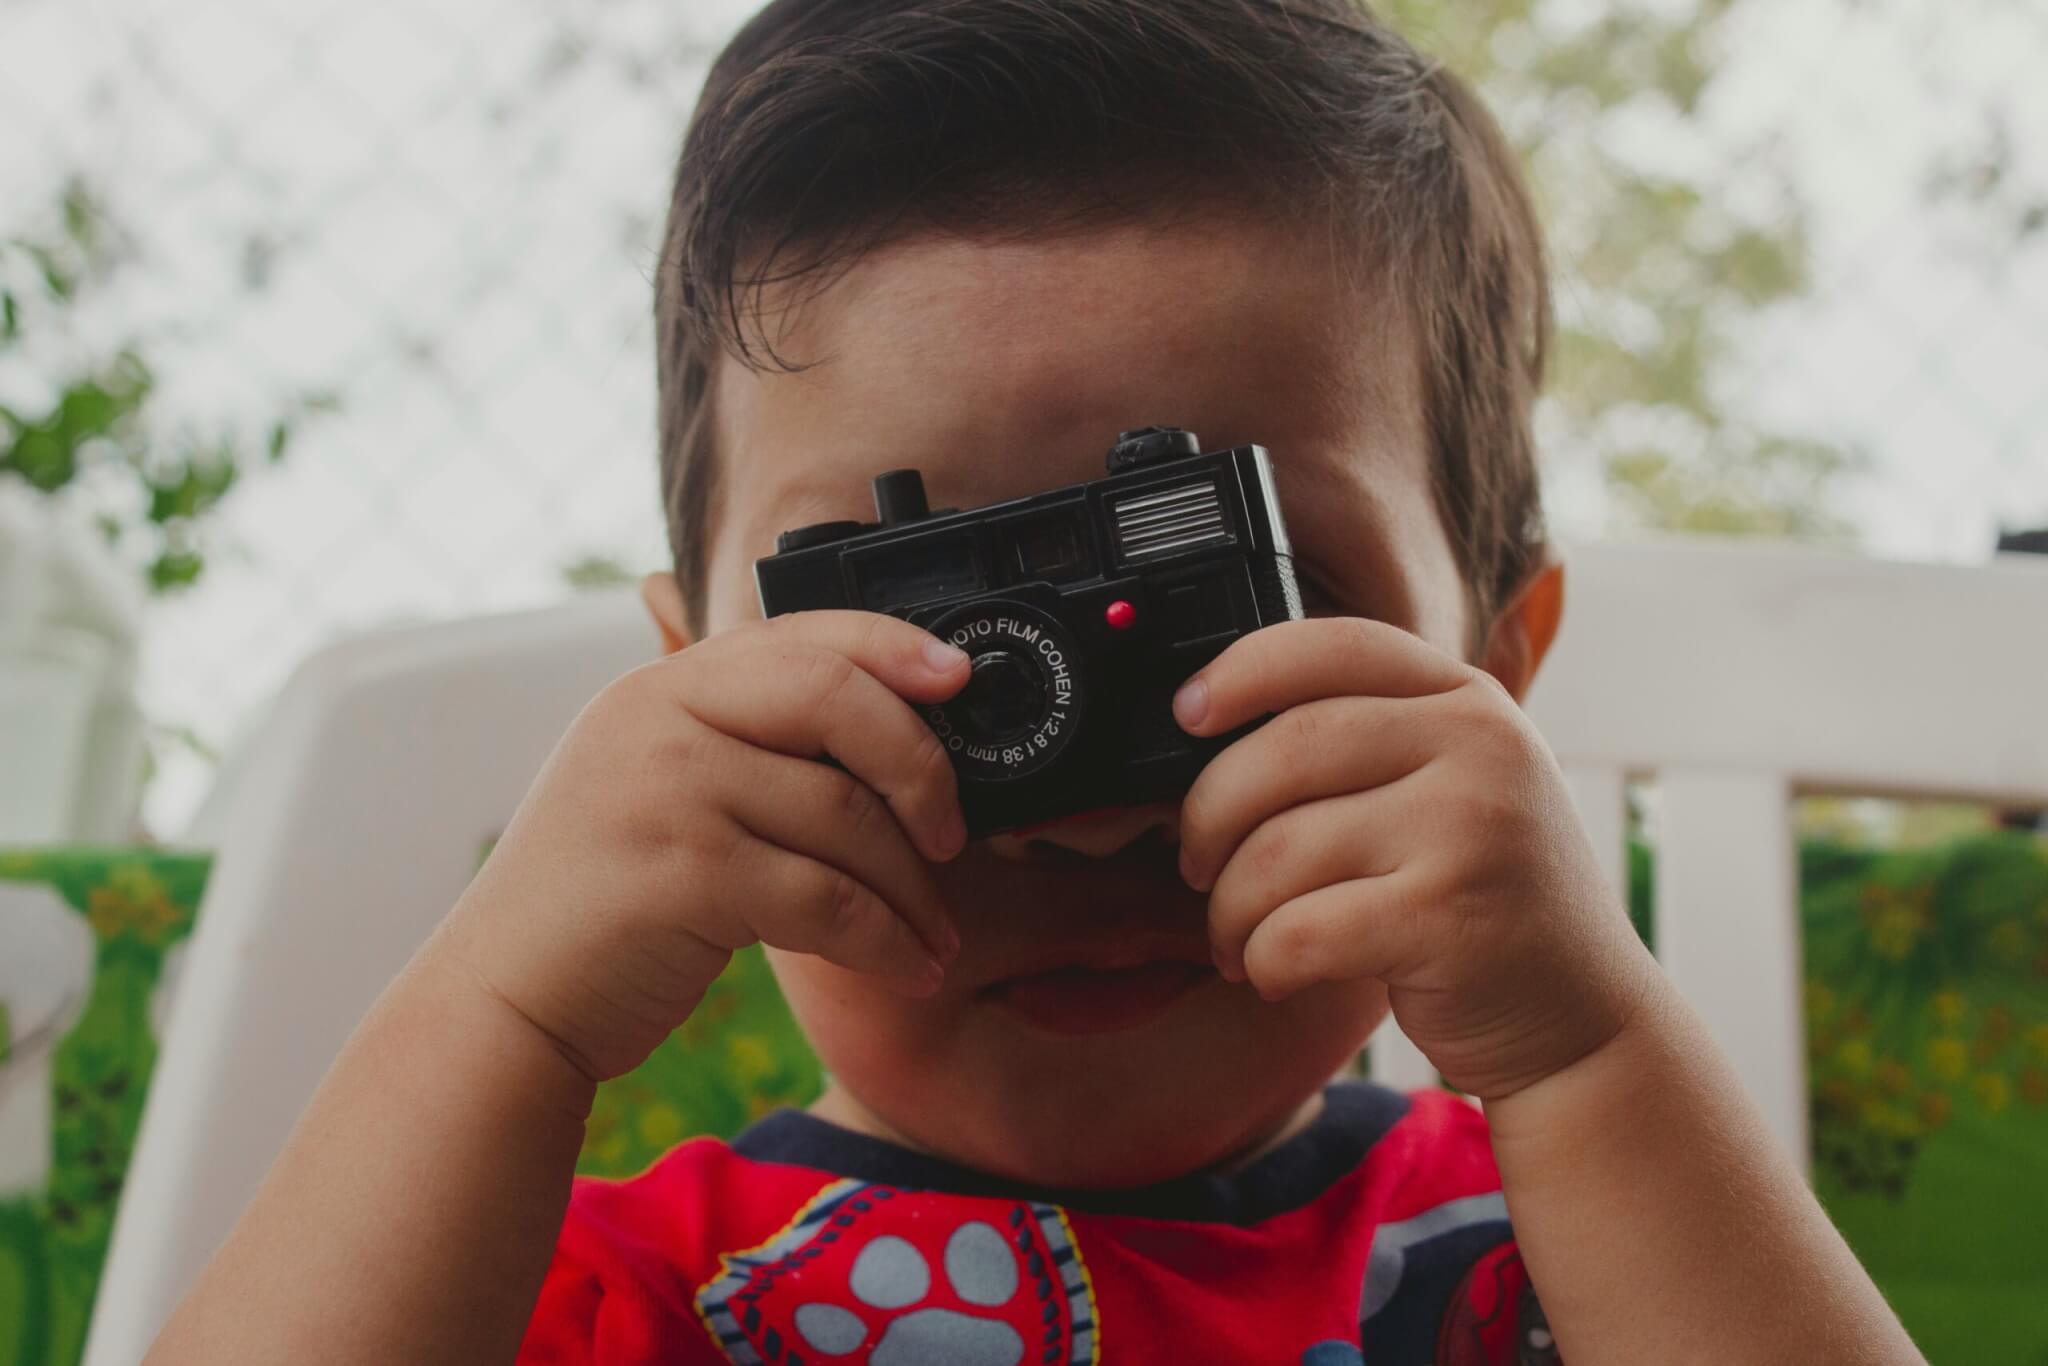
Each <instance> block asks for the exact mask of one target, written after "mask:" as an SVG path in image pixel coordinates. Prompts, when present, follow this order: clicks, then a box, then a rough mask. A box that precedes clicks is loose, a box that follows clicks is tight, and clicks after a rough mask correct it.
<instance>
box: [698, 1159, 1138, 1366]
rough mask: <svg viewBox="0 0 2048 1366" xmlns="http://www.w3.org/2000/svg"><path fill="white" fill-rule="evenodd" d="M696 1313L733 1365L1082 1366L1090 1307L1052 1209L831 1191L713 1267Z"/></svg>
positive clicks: (1075, 1258) (1092, 1356)
mask: <svg viewBox="0 0 2048 1366" xmlns="http://www.w3.org/2000/svg"><path fill="white" fill-rule="evenodd" d="M721 1261H722V1264H723V1267H724V1271H723V1273H722V1274H721V1275H720V1276H718V1277H717V1278H716V1279H714V1280H712V1281H711V1282H710V1283H708V1284H707V1285H705V1286H704V1287H703V1289H701V1290H700V1291H699V1292H698V1294H697V1307H698V1311H699V1312H700V1313H701V1314H702V1315H703V1316H704V1322H705V1324H706V1326H707V1327H709V1328H710V1329H711V1331H712V1333H713V1335H714V1336H716V1337H717V1339H718V1342H719V1345H720V1347H722V1348H723V1349H724V1351H725V1353H726V1355H727V1356H728V1357H729V1358H731V1360H732V1361H733V1362H735V1363H736V1364H737V1366H754V1363H773V1366H805V1363H811V1366H840V1364H841V1363H854V1362H865V1363H869V1366H942V1364H943V1366H1022V1364H1023V1363H1033V1364H1034V1366H1086V1364H1088V1363H1093V1362H1095V1361H1096V1360H1097V1359H1098V1358H1097V1353H1096V1346H1095V1343H1096V1335H1095V1312H1094V1303H1093V1297H1092V1294H1091V1293H1090V1289H1089V1285H1088V1278H1087V1273H1086V1270H1085V1268H1084V1267H1083V1266H1082V1264H1081V1259H1080V1254H1079V1251H1078V1249H1076V1248H1075V1247H1074V1245H1073V1241H1072V1236H1071V1233H1070V1231H1069V1229H1068V1227H1067V1223H1066V1220H1065V1218H1064V1216H1062V1215H1061V1213H1060V1211H1059V1210H1058V1208H1056V1207H1055V1206H1051V1205H1039V1204H1027V1203H1022V1202H1018V1201H1004V1200H992V1199H973V1198H967V1197H961V1196H948V1195H939V1194H931V1193H923V1192H907V1191H899V1190H895V1189H893V1188H890V1187H886V1186H865V1185H862V1184H860V1183H858V1182H853V1181H842V1182H838V1183H836V1184H834V1185H833V1186H830V1187H827V1188H826V1189H825V1190H824V1191H823V1192H821V1193H820V1194H819V1195H818V1197H817V1198H816V1199H815V1200H813V1201H812V1202H811V1204H810V1205H809V1206H808V1207H807V1208H806V1209H805V1210H804V1211H803V1212H802V1213H800V1214H799V1215H798V1216H797V1218H796V1219H795V1220H794V1221H793V1222H792V1223H791V1224H790V1225H789V1227H787V1228H785V1229H784V1230H783V1231H782V1232H781V1233H779V1234H777V1235H776V1236H775V1237H774V1238H771V1239H769V1240H768V1242H766V1243H764V1244H762V1245H761V1246H760V1247H757V1248H753V1249H750V1250H748V1251H745V1252H739V1253H729V1254H727V1255H726V1256H725V1257H723V1258H722V1259H721Z"/></svg>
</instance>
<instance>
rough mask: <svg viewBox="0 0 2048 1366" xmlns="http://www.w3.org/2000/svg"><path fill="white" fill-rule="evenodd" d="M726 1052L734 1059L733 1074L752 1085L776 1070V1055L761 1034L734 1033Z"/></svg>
mask: <svg viewBox="0 0 2048 1366" xmlns="http://www.w3.org/2000/svg"><path fill="white" fill-rule="evenodd" d="M725 1052H726V1056H727V1057H729V1058H730V1059H732V1070H733V1075H734V1076H735V1077H736V1078H738V1079H739V1081H741V1082H742V1083H744V1084H747V1085H752V1084H753V1083H754V1082H757V1081H759V1080H760V1079H761V1078H763V1077H765V1076H767V1075H768V1074H769V1073H770V1072H773V1071H774V1070H775V1055H774V1054H773V1053H772V1052H770V1051H769V1049H768V1041H767V1040H766V1039H763V1038H762V1037H761V1036H760V1035H759V1034H735V1035H733V1036H732V1038H731V1039H730V1040H728V1041H727V1042H726V1045H725Z"/></svg>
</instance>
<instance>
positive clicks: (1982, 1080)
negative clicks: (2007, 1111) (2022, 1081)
mask: <svg viewBox="0 0 2048 1366" xmlns="http://www.w3.org/2000/svg"><path fill="white" fill-rule="evenodd" d="M1970 1089H1971V1090H1972V1091H1975V1092H1976V1093H1977V1099H1978V1101H1979V1102H1980V1103H1981V1104H1982V1105H1983V1106H1984V1108H1985V1109H1986V1110H1989V1111H1990V1112H1991V1113H1992V1114H1994V1115H1995V1114H1997V1113H1998V1112H1999V1111H2000V1110H2003V1109H2004V1108H2005V1107H2006V1106H2008V1105H2010V1104H2011V1103H2012V1083H2011V1082H2009V1081H2007V1080H2006V1079H2005V1078H2004V1077H2001V1076H2000V1075H1998V1073H1996V1072H1980V1073H1979V1074H1978V1075H1977V1079H1976V1080H1975V1081H1973V1082H1971V1083H1970Z"/></svg>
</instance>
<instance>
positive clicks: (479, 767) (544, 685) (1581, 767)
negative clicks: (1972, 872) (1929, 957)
mask: <svg viewBox="0 0 2048 1366" xmlns="http://www.w3.org/2000/svg"><path fill="white" fill-rule="evenodd" d="M1568 572H1569V575H1570V589H1569V592H1568V594H1567V596H1568V599H1569V602H1570V605H1569V607H1568V609H1567V617H1566V624H1565V628H1564V631H1563V633H1562V635H1561V637H1560V641H1559V645H1558V648H1557V650H1556V652H1555V656H1554V658H1553V659H1552V661H1551V662H1550V664H1549V665H1548V666H1547V667H1546V670H1545V677H1544V680H1543V682H1542V683H1541V684H1540V685H1539V689H1538V692H1537V694H1536V696H1535V697H1534V698H1533V699H1532V705H1533V707H1534V711H1535V714H1536V715H1537V717H1538V719H1539V720H1540V721H1541V723H1542V724H1543V726H1544V728H1545V730H1546V733H1547V734H1548V735H1549V736H1550V738H1551V740H1552V743H1553V745H1554V747H1555V748H1556V749H1557V750H1558V752H1559V755H1560V757H1561V758H1562V760H1563V761H1564V763H1565V766H1566V770H1567V773H1568V774H1569V775H1570V778H1571V782H1572V788H1573V795H1574V798H1575V800H1576V801H1577V802H1578V804H1579V807H1580V810H1581V812H1582V814H1583V815H1584V817H1585V819H1586V821H1587V824H1588V826H1589V828H1590V830H1591V832H1592V834H1593V836H1594V839H1595V842H1596V845H1597V847H1598V848H1599V850H1600V851H1601V855H1602V857H1603V859H1604V860H1605V862H1606V866H1607V867H1608V869H1609V871H1610V873H1611V875H1612V876H1613V877H1614V878H1615V880H1616V882H1617V883H1618V882H1619V881H1620V878H1621V875H1622V869H1623V866H1624V864H1623V850H1624V839H1625V831H1624V821H1623V786H1624V783H1625V781H1626V780H1628V779H1629V778H1631V777H1635V776H1651V777H1654V778H1656V779H1657V780H1658V781H1659V782H1660V784H1661V788H1662V794H1663V806H1662V810H1661V818H1662V830H1661V838H1660V844H1659V858H1658V862H1657V868H1658V874H1657V876H1658V889H1657V890H1658V897H1657V908H1658V911H1657V913H1658V934H1659V945H1660V950H1661V952H1662V954H1663V957H1664V959H1665V961H1666V964H1667V965H1668V966H1669V968H1670V969H1671V971H1672V973H1673V974H1674V976H1675V977H1676V978H1677V980H1678V983H1679V985H1680V987H1681V988H1682V989H1684V990H1685V991H1686V993H1687V994H1688V995H1689V996H1690V997H1691V998H1692V999H1693V1001H1694V1002H1695V1003H1696V1004H1697V1005H1698V1006H1699V1007H1700V1009H1701V1010H1702V1011H1703V1012H1704V1013H1705V1015H1706V1017H1707V1019H1708V1021H1709V1023H1710V1025H1711V1026H1712V1028H1713V1029H1714V1030H1715V1032H1716V1034H1717V1036H1718V1037H1719V1038H1720V1040H1721V1042H1722V1043H1723V1044H1724V1045H1725V1046H1726V1047H1727V1048H1728V1050H1729V1051H1730V1053H1731V1054H1732V1055H1733V1057H1734V1059H1735V1063H1736V1066H1737V1068H1738V1070H1739V1071H1740V1072H1741V1074H1742V1076H1743V1078H1744V1080H1745V1081H1746V1082H1747V1083H1748V1085H1749V1086H1750V1087H1751V1089H1752V1091H1753V1092H1754V1093H1755V1094H1756V1095H1757V1097H1758V1098H1759V1100H1760V1101H1761V1102H1762V1103H1763V1105H1764V1107H1765V1109H1766V1111H1767V1113H1768V1114H1769V1116H1770V1118H1771V1121H1772V1123H1773V1125H1774V1127H1775V1128H1776V1129H1777V1131H1778V1132H1779V1133H1780V1134H1781V1135H1782V1136H1783V1137H1784V1139H1785V1141H1786V1142H1787V1143H1788V1144H1790V1145H1792V1146H1793V1147H1794V1150H1795V1151H1800V1152H1803V1151H1804V1113H1805V1103H1806V1101H1805V1091H1804V1080H1803V1073H1802V1070H1801V1061H1800V1059H1801V1036H1800V1016H1799V1011H1798V1000H1799V968H1798V959H1799V946H1798V940H1797V932H1796V921H1795V919H1794V905H1795V902H1794V895H1795V889H1794V886H1793V879H1794V869H1793V862H1792V842H1791V832H1790V826H1789V821H1788V812H1787V802H1788V800H1789V797H1790V795H1791V794H1792V793H1793V792H1794V791H1795V790H1797V789H1799V788H1801V787H1804V786H1821V787H1826V788H1829V789H1841V790H1857V791H1893V792H1938V793H1954V794H1965V795H1973V796H1983V797H2001V798H2009V799H2012V800H2016V801H2048V718H2044V716H2043V714H2042V711H2041V708H2040V703H2039V700H2038V699H2039V697H2040V695H2041V688H2040V680H2042V679H2044V678H2048V566H2044V565H2040V564H2031V563H2030V564H2012V565H2004V564H2001V565H1998V566H1995V567H1992V568H1985V569H1944V568H1929V567H1915V566H1901V565H1891V564H1880V563H1871V562H1868V561H1862V560H1856V559H1851V558H1846V557H1841V556H1832V555H1821V554H1810V553H1799V552H1789V551H1785V552H1780V551H1761V550H1755V549H1750V548H1747V547H1728V546H1720V545H1685V546H1671V547H1607V546H1586V547H1582V548H1579V549H1576V550H1574V551H1573V552H1572V553H1571V555H1570V556H1569V559H1568ZM652 648H653V647H652V642H651V640H650V639H649V633H648V628H647V627H646V625H645V623H644V620H643V619H642V616H641V613H640V610H639V608H638V606H637V604H635V603H634V602H633V601H632V600H631V598H630V596H628V595H606V596H602V597H596V598H589V599H583V600H579V601H577V602H575V603H572V604H570V605H569V606H566V607H562V608H557V609H552V610H549V611H544V612H538V613H530V614H525V615H521V616H513V617H503V618H496V619H491V620H485V621H476V622H468V623H463V624H459V625H453V626H445V627H430V628H422V629H416V630H408V631H403V632H395V633H391V634H388V635H384V636H379V637H373V638H370V639H365V640H361V641H357V642H354V643H351V644H348V645H344V646H340V647H337V648H335V649H331V650H328V651H326V652H324V653H322V654H321V655H319V656H316V657H315V658H314V659H312V660H311V661H309V662H308V663H307V664H306V665H305V666H304V667H303V668H302V669H301V670H300V671H299V672H298V674H297V675H295V677H294V679H293V681H292V683H291V684H290V685H289V686H288V687H287V689H286V691H285V694H284V696H283V697H282V698H281V699H280V701H279V704H278V707H277V710H276V713H275V715H274V717H273V718H272V720H271V722H270V724H269V726H268V727H267V729H266V731H265V733H264V734H263V736H262V737H261V740H260V744H259V745H258V747H257V748H256V749H255V750H254V751H253V753H252V755H251V758H250V762H249V764H248V767H247V768H246V770H245V771H244V772H243V773H242V774H241V776H240V777H239V778H238V780H237V782H236V792H235V794H234V796H233V798H232V800H231V802H230V804H229V810H228V815H227V819H226V826H225V830H226V834H225V837H224V839H223V842H222V845H221V850H220V858H219V862H218V865H217V867H216V869H215V873H214V877H213V881H212V884H211V885H210V886H209V887H208V889H207V894H206V900H205V903H204V906H203V909H202V912H201V915H200V919H199V926H198V930H197V932H196V937H195V939H194V942H193V946H192V949H191V951H190V955H189V958H188V960H187V963H186V966H185V975H184V977H183V980H182V982H181V984H180V990H179V993H178V999H177V1002H176V1005H175V1006H174V1009H173V1013H172V1016H171V1019H170V1022H169V1029H168V1031H167V1037H166V1040H165V1046H164V1051H163V1054H162V1057H161V1060H160V1062H159V1064H158V1068H157V1074H156V1078H155V1081H154V1084H153V1085H152V1087H151V1091H150V1098H149V1102H148V1107H147V1109H146V1111H145V1113H144V1117H143V1124H142V1131H141V1135H140V1140H139V1143H138V1146H137V1149H136V1154H135V1161H134V1164H133V1166H132V1168H131V1170H130V1174H129V1178H128V1189H127V1192H126V1194H125V1195H124V1197H123V1200H122V1205H121V1210H120V1214H119V1217H118V1220H117V1223H116V1226H115V1231H114V1241H113V1249H112V1255H111V1257H110V1259H109V1262H108V1265H107V1270H106V1276H105V1280H104V1281H103V1283H102V1287H101V1293H100V1297H99V1302H98V1307H97V1309H96V1311H95V1316H94V1324H93V1332H92V1337H91V1340H90V1343H89V1346H88V1349H87V1355H86V1360H87V1363H88V1366H127V1363H131V1362H133V1361H135V1360H137V1359H138V1358H139V1357H140V1356H141V1355H142V1353H143V1351H144V1350H145V1348H146V1346H147V1344H148V1342H149V1341H150V1339H151V1337H152V1336H153V1335H154V1333H155V1331H156V1329H157V1327H158V1326H159V1325H160V1324H161V1322H162V1321H163V1319H164V1318H165V1316H166V1315H167V1314H168V1313H169V1311H170V1309H171V1307H172V1305H173V1304H174V1303H175V1302H176V1300H177V1298H178V1297H179V1296H180V1295H181V1294H182V1293H183V1292H184V1290H185V1289H186V1287H187V1286H188V1285H189V1284H190V1282H191V1280H192V1278H193V1277H194V1276H195V1275H196V1274H197V1272H198V1269H199V1267H200V1266H201V1265H202V1264H203V1263H204V1262H205V1260H206V1258H207V1257H208V1256H210V1255H211V1253H212V1251H213V1250H214V1248H215V1247H216V1246H217V1245H218V1244H219V1242H220V1240H221V1239H222V1237H223V1236H224V1235H225V1234H226V1231H227V1229H228V1227H229V1226H230V1225H231V1224H232V1223H233V1221H234V1218H235V1216H236V1215H237V1214H238V1213H239V1212H240V1210H241V1209H242V1207H243V1205H244V1204H245V1203H246V1202H247V1200H248V1198H249V1196H250V1195H251V1194H252V1193H253V1192H254V1190H255V1188H256V1185H257V1184H258V1182H259V1181H260V1180H261V1179H262V1175H263V1173H264V1171H265V1170H266V1169H267V1168H268V1166H269V1164H270V1161H271V1159H272V1158H273V1157H274V1155H275V1154H276V1153H277V1151H278V1150H279V1148H280V1147H281V1146H282V1144H283V1141H284V1138H285V1136H286V1134H287V1132H288V1131H289V1129H290V1127H291V1124H292V1122H293V1120H294V1119H295V1118H296V1116H297V1115H298V1113H299V1111H300V1109H301V1108H302V1107H303V1106H304V1104H305V1102H306V1100H307V1098H308V1097H309V1096H310V1095H311V1093H312V1091H313V1088H314V1086H315V1085H316V1084H317V1082H318V1080H319V1078H320V1076H321V1075H322V1073H323V1072H324V1071H325V1069H326V1068H327V1066H328V1065H329V1063H330V1062H331V1061H332V1059H333V1058H334V1056H335V1054H336V1053H337V1052H338V1051H339V1049H340V1047H341V1044H342V1042H343V1040H344V1039H345V1038H346V1036H347V1034H348V1032H349V1030H350V1029H351V1028H352V1027H353V1026H354V1024H355V1022H356V1021H357V1020H358V1019H359V1018H360V1016H361V1015H362V1013H363V1012H364V1010H365V1009H366V1008H367V1007H368V1005H369V1004H370V1002H371V1000H372V999H373V998H374V997H375V995H376V994H377V992H378V991H379V990H380V989H381V988H382V987H383V985H384V984H385V983H386V982H387V981H389V980H390V978H391V977H392V975H393V974H394V973H395V972H396V971H397V969H398V968H399V966H400V965H401V964H402V963H403V962H404V961H405V959H406V957H407V956H408V955H409V954H410V953H411V952H412V950H413V949H414V948H415V947H416V946H417V945H418V944H419V943H420V942H421V941H422V940H423V939H424V938H425V937H426V934H427V932H428V930H429V929H430V928H431V927H432V926H433V924H434V923H435V921H436V920H438V918H439V917H440V916H441V914H442V913H443V912H444V911H445V910H446V908H447V907H448V905H449V904H450V903H451V902H453V900H454V899H455V897H456V895H457V894H458V893H459V892H460V891H461V889H462V887H463V885H464V883H465V882H466V881H467V880H468V878H469V875H470V873H471V872H472V871H473V869H474V867H475V864H476V861H477V858H478V855H479V853H480V851H481V848H482V845H483V842H484V841H485V840H487V839H488V838H490V837H491V836H492V835H493V834H494V833H495V832H496V831H497V830H498V829H499V828H500V827H501V826H502V825H503V823H504V822H505V820H506V819H507V818H508V817H509V815H510V814H511V811H512V809H513V807H514V806H515V805H516V804H517V801H518V798H519V796H520V794H521V793H522V792H523V790H524V788H525V786H526V784H527V782H528V781H529V780H530V779H531V777H532V775H533V773H534V772H535V771H536V770H537V769H538V767H539V765H540V762H541V760H542V759H543V758H544V757H545V755H546V753H547V750H548V749H549V747H550V746H551V745H552V743H553V741H554V739H555V738H556V737H557V736H558V735H559V734H560V732H561V730H562V729H563V727H564V726H565V725H566V724H567V723H568V721H569V719H570V718H571V717H572V716H573V714H574V713H575V711H576V710H577V709H578V708H579V707H580V706H581V705H582V704H583V702H584V701H585V700H587V699H588V698H589V697H590V696H591V694H592V693H594V692H595V691H596V690H597V689H598V688H599V687H600V686H602V684H603V683H604V682H606V681H607V680H609V679H610V678H612V677H614V676H616V675H617V674H618V673H620V672H623V671H624V670H625V669H626V668H628V667H630V666H631V665H633V664H635V663H637V662H640V661H641V660H643V659H645V658H647V657H648V656H649V655H650V654H651V653H652ZM1373 1055H1374V1065H1375V1072H1376V1074H1377V1075H1379V1076H1381V1077H1382V1078H1385V1079H1389V1080H1393V1081H1396V1082H1402V1081H1406V1082H1413V1083H1417V1084H1421V1083H1426V1082H1428V1081H1430V1080H1432V1079H1433V1078H1432V1077H1431V1076H1430V1074H1429V1073H1428V1071H1427V1064H1426V1063H1424V1062H1422V1060H1421V1059H1420V1056H1419V1055H1418V1054H1416V1053H1415V1052H1414V1050H1413V1049H1412V1048H1410V1047H1408V1046H1407V1045H1406V1044H1405V1041H1404V1040H1402V1039H1401V1038H1400V1036H1399V1035H1398V1033H1396V1032H1394V1031H1392V1030H1391V1028H1389V1029H1384V1030H1382V1031H1381V1034H1380V1035H1379V1036H1377V1037H1376V1038H1375V1040H1374V1043H1373Z"/></svg>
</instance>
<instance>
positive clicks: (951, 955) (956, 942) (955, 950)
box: [935, 925, 960, 963]
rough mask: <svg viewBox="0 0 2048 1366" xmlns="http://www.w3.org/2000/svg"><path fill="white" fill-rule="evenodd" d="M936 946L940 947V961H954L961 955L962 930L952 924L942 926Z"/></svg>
mask: <svg viewBox="0 0 2048 1366" xmlns="http://www.w3.org/2000/svg"><path fill="white" fill-rule="evenodd" d="M935 947H936V948H937V949H938V953H939V961H940V962H941V963H950V962H952V961H953V960H954V959H955V958H958V957H959V956H960V931H958V930H956V929H954V928H953V927H952V926H951V925H944V926H941V927H940V929H939V942H938V944H937V945H936V946H935Z"/></svg>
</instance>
